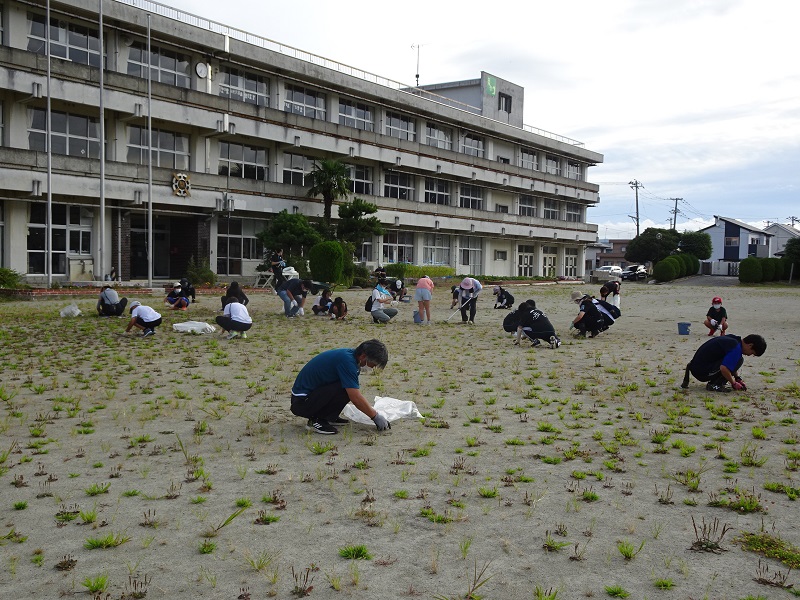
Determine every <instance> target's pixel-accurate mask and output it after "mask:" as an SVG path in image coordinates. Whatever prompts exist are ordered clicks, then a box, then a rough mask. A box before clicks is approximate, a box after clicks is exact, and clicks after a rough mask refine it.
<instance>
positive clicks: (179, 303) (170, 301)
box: [164, 281, 191, 310]
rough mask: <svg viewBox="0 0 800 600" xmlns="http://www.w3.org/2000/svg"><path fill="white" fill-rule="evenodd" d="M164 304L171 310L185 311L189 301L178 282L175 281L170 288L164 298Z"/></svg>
mask: <svg viewBox="0 0 800 600" xmlns="http://www.w3.org/2000/svg"><path fill="white" fill-rule="evenodd" d="M164 304H166V305H167V306H169V307H170V308H171V309H172V310H186V309H187V308H189V304H191V301H190V300H189V298H187V297H186V295H185V294H184V293H183V286H182V285H181V282H180V281H176V282H175V283H174V284H173V286H172V291H171V292H170V293H169V294H167V297H166V298H164Z"/></svg>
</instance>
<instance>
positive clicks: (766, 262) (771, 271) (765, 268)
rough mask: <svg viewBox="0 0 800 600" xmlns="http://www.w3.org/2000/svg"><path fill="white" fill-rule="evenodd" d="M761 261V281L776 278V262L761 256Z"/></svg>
mask: <svg viewBox="0 0 800 600" xmlns="http://www.w3.org/2000/svg"><path fill="white" fill-rule="evenodd" d="M758 260H760V261H761V281H765V282H766V281H772V280H773V279H775V263H773V262H772V259H771V258H759V259H758Z"/></svg>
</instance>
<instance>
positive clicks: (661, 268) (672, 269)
mask: <svg viewBox="0 0 800 600" xmlns="http://www.w3.org/2000/svg"><path fill="white" fill-rule="evenodd" d="M676 276H677V267H676V265H675V261H674V260H670V259H664V260H661V261H658V262H657V263H656V264H655V266H654V267H653V277H655V278H656V279H657V280H658V281H672V280H673V279H675V277H676Z"/></svg>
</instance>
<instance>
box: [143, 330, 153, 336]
mask: <svg viewBox="0 0 800 600" xmlns="http://www.w3.org/2000/svg"><path fill="white" fill-rule="evenodd" d="M155 333H156V332H155V331H153V330H152V329H145V330H144V331H143V332H142V337H148V336H150V335H155Z"/></svg>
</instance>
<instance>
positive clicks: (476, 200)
mask: <svg viewBox="0 0 800 600" xmlns="http://www.w3.org/2000/svg"><path fill="white" fill-rule="evenodd" d="M483 203H484V193H483V188H482V187H480V186H477V185H472V184H471V183H462V184H460V185H459V186H458V205H459V206H460V207H461V208H469V209H472V210H483Z"/></svg>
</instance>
